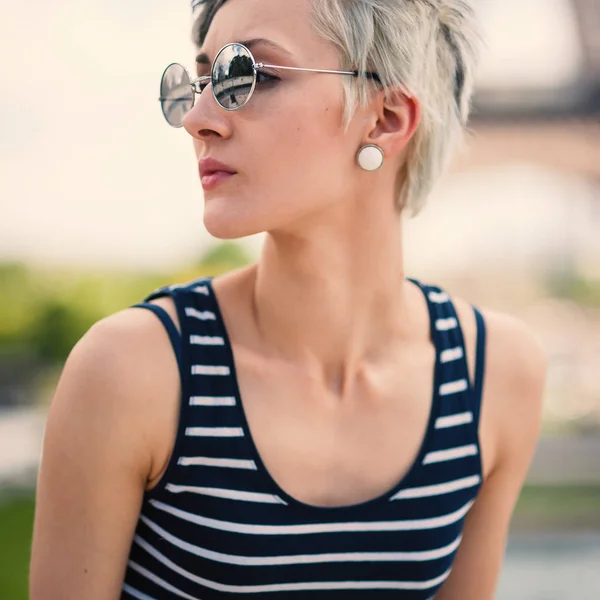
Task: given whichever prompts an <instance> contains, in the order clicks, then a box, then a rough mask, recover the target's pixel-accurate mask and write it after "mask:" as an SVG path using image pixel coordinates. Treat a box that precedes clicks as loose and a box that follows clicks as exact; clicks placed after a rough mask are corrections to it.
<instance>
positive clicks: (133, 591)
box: [123, 583, 156, 600]
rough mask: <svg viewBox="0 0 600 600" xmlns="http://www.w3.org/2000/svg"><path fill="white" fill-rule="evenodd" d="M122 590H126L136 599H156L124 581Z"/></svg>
mask: <svg viewBox="0 0 600 600" xmlns="http://www.w3.org/2000/svg"><path fill="white" fill-rule="evenodd" d="M123 591H124V592H127V593H128V594H129V595H130V596H133V597H134V598H137V599H138V600H156V598H153V597H152V596H148V594H143V593H142V592H139V591H138V590H136V589H134V588H132V587H131V586H130V585H127V584H126V583H125V584H124V585H123Z"/></svg>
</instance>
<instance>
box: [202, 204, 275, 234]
mask: <svg viewBox="0 0 600 600" xmlns="http://www.w3.org/2000/svg"><path fill="white" fill-rule="evenodd" d="M253 221H254V219H249V218H247V217H244V216H243V215H240V214H239V213H236V212H235V211H233V210H231V209H229V210H223V211H214V210H210V209H207V208H205V210H204V227H205V228H206V231H208V233H210V235H212V236H213V237H215V238H217V239H219V240H235V239H240V238H244V237H247V236H250V235H254V234H256V233H262V232H263V231H264V228H262V227H260V226H258V224H257V223H254V222H253Z"/></svg>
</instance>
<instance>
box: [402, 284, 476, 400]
mask: <svg viewBox="0 0 600 600" xmlns="http://www.w3.org/2000/svg"><path fill="white" fill-rule="evenodd" d="M410 281H411V282H413V283H414V284H416V285H417V286H418V287H420V288H421V290H422V291H423V294H424V295H425V299H426V301H427V308H428V310H429V318H430V323H431V325H430V326H431V338H432V341H433V343H434V344H435V347H436V352H437V354H438V364H439V366H440V369H441V371H442V375H443V377H442V379H443V383H442V385H441V388H440V390H439V391H440V393H441V394H442V395H444V391H445V390H447V389H450V388H451V389H455V390H456V391H461V392H462V391H466V390H468V389H469V387H470V383H469V370H468V366H467V354H466V350H465V341H464V337H463V332H462V328H461V326H460V321H459V319H458V314H457V312H456V308H455V307H454V303H453V302H452V299H451V298H450V295H449V294H448V293H447V292H445V291H444V290H443V289H441V288H439V287H437V286H434V285H427V284H424V283H421V282H420V281H418V280H416V279H410Z"/></svg>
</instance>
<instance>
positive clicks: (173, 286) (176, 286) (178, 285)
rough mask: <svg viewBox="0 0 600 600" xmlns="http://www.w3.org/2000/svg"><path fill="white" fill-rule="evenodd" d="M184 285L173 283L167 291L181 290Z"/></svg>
mask: <svg viewBox="0 0 600 600" xmlns="http://www.w3.org/2000/svg"><path fill="white" fill-rule="evenodd" d="M184 287H185V285H184V284H183V283H174V284H173V285H170V286H169V290H180V289H181V288H184Z"/></svg>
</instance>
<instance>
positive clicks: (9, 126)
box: [0, 0, 580, 270]
mask: <svg viewBox="0 0 600 600" xmlns="http://www.w3.org/2000/svg"><path fill="white" fill-rule="evenodd" d="M480 2H481V3H482V4H481V6H482V8H483V13H482V14H483V17H484V24H485V30H486V38H487V39H488V45H487V50H486V52H485V54H484V57H483V61H482V69H481V72H480V76H479V80H480V82H481V85H482V86H484V87H485V86H487V87H489V86H499V87H502V86H511V85H514V84H515V83H518V84H520V85H524V86H527V85H529V86H537V87H538V88H542V89H548V90H550V89H552V88H553V87H554V86H555V85H556V84H557V83H566V82H569V81H571V80H573V79H575V78H576V77H577V72H578V65H579V61H580V56H579V53H578V50H577V44H576V43H575V38H574V31H575V30H574V28H573V27H572V23H571V21H570V15H569V12H568V11H567V10H566V9H565V7H566V6H568V5H567V4H566V2H565V0H480ZM0 8H1V9H2V15H3V18H2V19H1V20H0V57H1V60H2V72H3V77H2V78H1V79H0V90H1V91H2V93H1V95H0V108H1V110H0V260H10V259H19V260H26V261H29V262H32V263H37V264H48V265H60V264H73V265H81V266H86V265H90V266H96V265H98V266H100V265H102V266H110V267H117V268H134V269H154V270H157V269H158V270H161V269H167V270H168V269H176V268H177V267H178V266H179V267H180V266H182V265H185V264H187V262H188V261H190V260H193V259H194V258H196V257H197V256H198V255H199V254H200V253H201V251H202V250H203V249H204V248H206V247H207V245H209V244H211V243H213V242H214V240H213V239H212V238H211V237H210V236H209V235H208V234H207V233H206V231H205V230H204V227H203V224H202V191H201V186H200V184H199V181H198V178H197V170H196V165H195V160H194V156H193V150H192V146H191V142H190V140H189V136H188V135H187V134H186V133H185V131H183V130H174V129H171V128H169V127H168V126H167V125H166V123H164V122H163V119H162V116H161V114H160V109H159V104H158V100H157V98H158V82H159V78H160V75H161V73H162V70H163V68H164V67H165V66H166V65H167V64H168V63H170V62H172V61H178V62H182V63H183V64H185V65H186V66H188V67H189V66H191V65H192V64H193V46H192V43H191V41H190V35H189V31H190V25H191V14H190V10H189V4H188V2H187V0H177V1H173V0H169V1H167V0H161V1H159V0H144V2H141V0H127V1H126V2H123V1H122V0H104V1H103V2H90V1H89V0H82V1H80V2H75V1H74V0H52V2H42V1H41V0H31V1H30V2H25V3H16V2H12V1H11V2H10V3H9V2H8V0H0ZM531 23H535V24H536V26H535V27H533V28H532V27H531V26H530V24H531ZM524 57H527V58H526V59H524ZM515 169H516V170H515ZM515 169H513V170H512V171H509V172H508V174H507V173H506V172H505V173H503V174H500V177H503V181H507V179H506V178H507V177H508V181H510V177H511V175H510V173H512V177H513V178H515V182H519V181H521V182H522V181H523V172H522V170H521V169H520V167H519V166H518V165H517V166H516V167H515ZM493 176H494V174H491V175H490V177H493ZM496 176H497V177H498V175H497V174H496ZM536 177H537V178H538V179H539V177H540V175H539V173H538V172H537V171H534V172H532V173H530V176H529V178H530V179H531V180H532V181H537V180H538V179H536ZM552 177H554V176H551V179H547V178H546V181H547V183H546V187H547V188H548V189H549V190H550V188H551V187H553V186H551V185H550V182H552V181H554V179H552ZM459 181H463V180H452V181H451V182H450V183H449V184H448V185H447V186H445V187H444V194H443V198H441V197H440V198H439V199H437V204H438V205H440V206H443V205H444V203H445V202H448V201H449V200H450V199H452V198H455V202H458V203H459V204H461V205H464V206H465V207H467V208H466V209H467V210H469V208H468V207H469V206H470V204H469V202H471V203H474V202H476V200H477V198H478V197H480V196H481V194H482V193H485V190H487V189H488V188H490V189H493V188H494V187H497V186H492V185H491V182H492V179H490V180H489V181H488V182H487V183H486V182H485V181H483V180H481V178H479V179H478V178H475V179H474V180H469V181H468V182H466V184H465V185H464V186H463V189H462V191H460V192H456V191H453V190H455V189H456V185H457V184H458V182H459ZM493 181H496V180H493ZM477 182H478V184H476V183H477ZM463 183H464V181H463ZM478 186H479V187H478ZM513 187H515V188H517V187H519V186H518V185H517V184H516V183H515V185H514V186H513ZM554 187H555V186H554ZM558 188H559V192H556V190H554V192H552V190H550V192H549V193H551V194H552V193H554V196H556V197H557V198H558V197H559V196H560V197H561V198H562V195H561V194H562V192H560V189H562V188H561V186H558ZM465 190H466V191H465ZM469 190H470V191H469ZM469 194H471V195H469ZM438 195H440V194H438ZM433 200H436V199H435V198H434V199H433ZM560 201H561V200H560V199H558V200H556V202H560ZM434 204H436V203H435V202H434ZM450 207H451V208H453V209H452V210H449V211H444V209H441V210H439V211H437V209H436V210H429V211H426V213H425V216H424V217H419V219H417V221H419V223H418V225H417V226H416V227H415V229H414V230H415V231H417V232H418V235H417V234H413V235H412V237H411V236H410V235H409V236H408V237H409V243H410V244H413V246H412V248H413V251H412V255H414V256H426V255H427V248H426V247H425V246H426V245H427V244H426V240H427V239H430V234H431V232H432V231H436V230H442V229H444V225H443V224H444V223H448V221H447V219H453V218H454V219H457V218H458V217H457V215H458V216H459V217H460V216H461V215H462V213H460V211H459V210H458V209H457V207H458V204H456V205H452V204H451V205H450ZM549 214H553V213H552V211H549ZM442 215H445V216H442ZM461 218H464V217H461ZM495 218H496V220H497V217H495ZM549 218H554V217H549ZM444 219H445V220H444ZM481 219H482V223H484V222H487V221H486V219H487V220H489V222H490V227H492V226H493V223H494V221H493V220H492V218H491V217H490V218H488V217H487V216H486V215H482V216H481ZM415 222H416V221H415ZM552 222H553V223H554V221H552ZM436 228H437V229H436ZM446 229H448V228H447V227H446ZM449 229H452V228H449ZM483 237H484V238H485V237H486V236H485V235H484V236H483ZM467 238H468V236H467ZM444 239H446V242H447V243H448V244H450V243H451V242H450V239H453V238H452V236H450V237H449V238H444ZM459 241H460V240H459ZM249 243H250V245H251V246H252V247H254V248H256V247H257V246H258V244H259V243H260V236H257V237H254V238H253V239H252V240H250V241H249ZM455 243H458V242H456V240H455ZM465 243H466V242H465ZM469 248H470V246H467V245H465V249H464V251H463V252H464V253H468V252H469ZM438 256H439V254H438ZM422 260H425V259H422ZM432 260H433V258H432Z"/></svg>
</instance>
